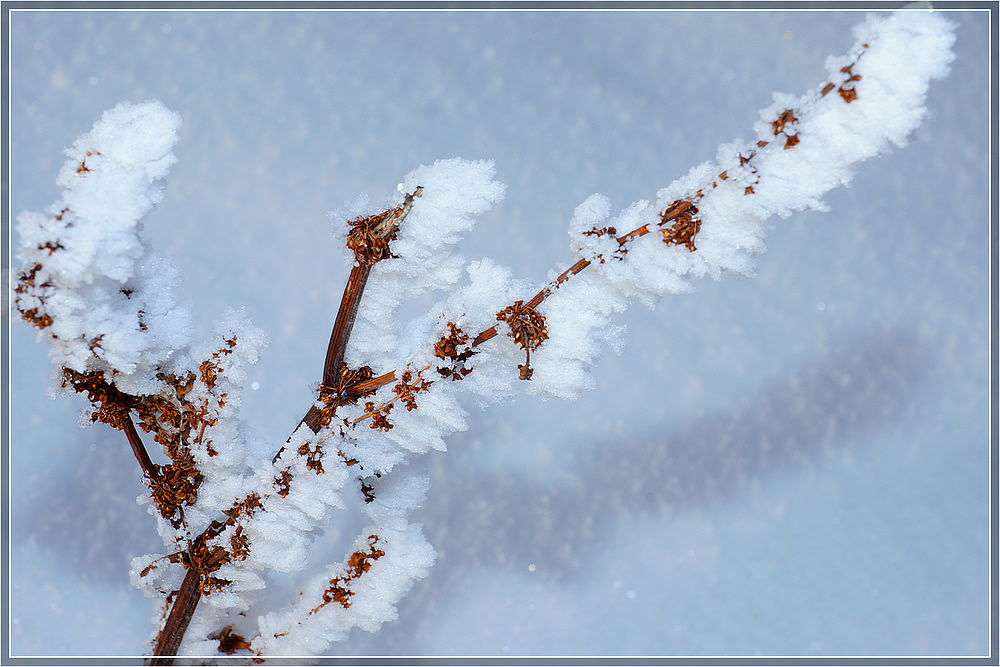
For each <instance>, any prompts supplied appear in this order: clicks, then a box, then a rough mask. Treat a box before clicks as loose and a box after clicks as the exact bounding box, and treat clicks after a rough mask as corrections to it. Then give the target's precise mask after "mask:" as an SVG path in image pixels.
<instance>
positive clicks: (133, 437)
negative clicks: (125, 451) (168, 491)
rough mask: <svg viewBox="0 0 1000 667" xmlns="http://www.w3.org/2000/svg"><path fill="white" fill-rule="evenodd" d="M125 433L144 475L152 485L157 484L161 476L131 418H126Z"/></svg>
mask: <svg viewBox="0 0 1000 667" xmlns="http://www.w3.org/2000/svg"><path fill="white" fill-rule="evenodd" d="M123 426H124V429H123V430H124V431H125V437H127V438H128V444H129V445H131V446H132V453H133V454H135V458H136V460H137V461H139V467H140V468H142V473H143V474H144V475H145V476H146V478H147V479H148V480H149V481H150V483H154V482H156V480H157V479H158V477H159V475H158V474H157V472H156V466H155V465H153V461H152V459H150V458H149V454H148V453H147V452H146V447H145V446H144V445H143V444H142V439H141V438H140V437H139V432H138V431H136V430H135V424H134V423H133V422H132V417H131V416H126V417H125V420H124V425H123Z"/></svg>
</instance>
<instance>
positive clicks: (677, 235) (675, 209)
mask: <svg viewBox="0 0 1000 667" xmlns="http://www.w3.org/2000/svg"><path fill="white" fill-rule="evenodd" d="M700 195H701V191H700V190H699V193H698V196H696V197H693V198H692V199H694V201H698V199H700V198H701V196H700ZM668 223H672V224H671V225H670V228H669V229H663V230H661V233H662V234H663V242H664V243H666V244H667V245H669V246H675V245H682V246H684V247H686V248H687V249H688V250H689V251H691V252H694V251H695V250H697V248H696V247H695V245H694V237H695V236H697V235H698V232H700V231H701V218H699V217H698V207H697V206H695V205H694V203H693V202H691V201H689V200H687V199H678V200H676V201H674V202H673V203H672V204H670V206H668V207H667V208H666V210H664V211H663V213H662V214H660V225H661V226H666V225H667V224H668Z"/></svg>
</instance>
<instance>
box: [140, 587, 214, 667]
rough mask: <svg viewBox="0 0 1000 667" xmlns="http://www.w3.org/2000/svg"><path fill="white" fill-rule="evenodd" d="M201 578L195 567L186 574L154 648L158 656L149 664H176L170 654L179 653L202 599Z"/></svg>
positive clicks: (149, 661)
mask: <svg viewBox="0 0 1000 667" xmlns="http://www.w3.org/2000/svg"><path fill="white" fill-rule="evenodd" d="M200 579H201V576H200V575H199V574H198V572H197V571H196V570H194V569H190V570H188V571H187V574H185V575H184V581H183V583H181V588H180V590H179V591H177V598H176V599H175V600H174V605H173V607H171V608H170V616H168V617H167V622H166V623H164V625H163V629H162V630H160V635H159V637H157V640H156V647H155V648H154V649H153V655H154V656H156V657H154V658H151V659H149V660H147V661H146V664H147V665H172V664H174V660H173V657H170V656H175V655H177V649H178V648H180V645H181V641H182V640H183V639H184V633H185V632H186V631H187V628H188V624H189V623H191V617H192V616H194V611H195V609H197V608H198V602H199V600H201V586H200V585H199V583H200Z"/></svg>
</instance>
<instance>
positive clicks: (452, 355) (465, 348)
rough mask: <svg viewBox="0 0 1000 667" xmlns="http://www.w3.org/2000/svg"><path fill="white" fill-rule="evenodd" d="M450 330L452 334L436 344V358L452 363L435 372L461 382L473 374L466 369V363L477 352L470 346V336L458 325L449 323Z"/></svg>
mask: <svg viewBox="0 0 1000 667" xmlns="http://www.w3.org/2000/svg"><path fill="white" fill-rule="evenodd" d="M448 329H449V330H450V331H451V333H450V334H448V335H447V336H442V337H441V338H439V339H438V340H437V342H436V343H434V356H435V357H437V358H438V359H444V360H446V361H448V362H450V365H448V366H438V367H437V368H436V369H435V370H436V371H437V372H438V374H440V375H442V376H443V377H450V378H451V379H452V380H461V379H462V378H464V377H465V376H466V375H468V374H469V373H471V372H472V369H471V368H466V367H465V362H466V361H468V360H469V359H471V358H472V356H473V355H474V354H476V350H474V349H473V348H472V347H471V346H469V345H468V342H469V336H468V334H466V333H465V332H463V331H462V330H461V329H460V328H459V327H458V326H457V325H456V324H454V323H452V322H448Z"/></svg>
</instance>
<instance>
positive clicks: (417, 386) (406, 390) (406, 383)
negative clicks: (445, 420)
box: [392, 366, 434, 411]
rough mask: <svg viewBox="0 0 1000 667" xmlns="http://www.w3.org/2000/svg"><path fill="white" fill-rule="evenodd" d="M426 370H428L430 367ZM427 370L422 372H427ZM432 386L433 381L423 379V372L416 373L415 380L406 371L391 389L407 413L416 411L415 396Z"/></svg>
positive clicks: (410, 373) (411, 374)
mask: <svg viewBox="0 0 1000 667" xmlns="http://www.w3.org/2000/svg"><path fill="white" fill-rule="evenodd" d="M427 368H430V366H428V367H427ZM427 368H425V369H424V370H427ZM432 384H434V381H433V380H425V379H424V378H423V371H420V372H418V373H417V378H416V379H413V372H412V371H410V370H406V371H404V372H403V377H402V378H401V379H400V382H399V384H397V385H396V386H395V387H393V388H392V391H393V393H394V394H396V398H398V399H399V400H400V401H401V402H402V403H403V405H405V406H406V410H407V411H410V410H416V409H417V398H416V394H419V393H421V392H424V391H427V390H428V389H429V388H430V386H431V385H432ZM393 400H395V399H393Z"/></svg>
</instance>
